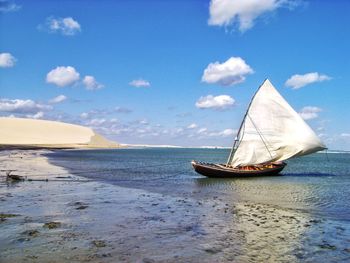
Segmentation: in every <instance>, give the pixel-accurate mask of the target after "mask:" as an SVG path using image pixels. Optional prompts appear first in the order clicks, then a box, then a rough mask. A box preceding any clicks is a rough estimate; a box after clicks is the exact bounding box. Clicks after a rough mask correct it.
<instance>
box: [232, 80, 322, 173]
mask: <svg viewBox="0 0 350 263" xmlns="http://www.w3.org/2000/svg"><path fill="white" fill-rule="evenodd" d="M236 147H237V148H236V149H235V151H234V153H233V156H230V158H229V164H231V165H232V166H234V167H236V166H240V165H254V164H260V163H265V162H270V161H283V160H286V159H289V158H291V157H294V156H301V155H305V154H310V153H313V152H317V151H320V150H323V149H325V148H326V147H325V145H324V144H323V143H322V142H321V141H320V139H319V138H318V137H317V136H316V134H315V133H314V132H313V131H312V129H311V128H310V127H309V126H308V125H307V124H306V123H305V121H304V120H303V119H302V118H301V117H300V116H299V114H298V113H297V112H295V111H294V110H293V108H292V107H291V106H290V105H289V104H288V103H287V101H286V100H285V99H284V98H283V97H282V96H281V95H280V94H279V93H278V91H277V90H276V89H275V88H274V87H273V85H272V84H271V82H270V81H269V80H265V82H264V83H263V85H262V86H261V87H260V88H259V90H258V91H257V93H256V94H255V96H254V98H253V99H252V101H251V104H250V106H249V109H248V111H247V114H246V117H245V119H244V120H243V123H242V126H241V129H240V132H239V134H238V144H237V145H236Z"/></svg>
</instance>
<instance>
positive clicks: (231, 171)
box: [191, 161, 287, 178]
mask: <svg viewBox="0 0 350 263" xmlns="http://www.w3.org/2000/svg"><path fill="white" fill-rule="evenodd" d="M191 164H192V166H193V168H194V170H195V171H196V172H197V173H199V174H201V175H204V176H207V177H215V178H230V177H249V176H271V175H278V174H279V172H281V171H282V170H283V168H284V167H285V166H286V165H287V164H286V163H284V162H281V163H271V164H270V165H269V166H270V167H268V168H267V167H261V168H260V169H259V170H258V169H256V170H243V169H239V168H229V167H225V165H223V164H221V165H220V164H213V163H201V162H196V161H192V162H191Z"/></svg>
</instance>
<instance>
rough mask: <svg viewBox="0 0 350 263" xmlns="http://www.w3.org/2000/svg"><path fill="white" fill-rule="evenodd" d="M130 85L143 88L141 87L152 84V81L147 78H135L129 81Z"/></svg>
mask: <svg viewBox="0 0 350 263" xmlns="http://www.w3.org/2000/svg"><path fill="white" fill-rule="evenodd" d="M129 85H130V86H134V87H137V88H141V87H143V88H147V87H150V86H151V83H150V82H149V81H147V80H144V79H135V80H133V81H131V82H129Z"/></svg>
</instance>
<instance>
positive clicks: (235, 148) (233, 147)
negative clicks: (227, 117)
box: [226, 78, 268, 165]
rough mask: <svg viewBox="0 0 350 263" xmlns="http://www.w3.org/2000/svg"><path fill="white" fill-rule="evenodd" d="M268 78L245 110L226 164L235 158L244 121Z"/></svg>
mask: <svg viewBox="0 0 350 263" xmlns="http://www.w3.org/2000/svg"><path fill="white" fill-rule="evenodd" d="M266 80H268V79H267V78H266V79H265V80H264V82H263V83H262V84H261V85H260V86H259V88H258V89H257V91H255V93H254V95H253V97H252V99H251V100H250V102H249V105H248V108H247V111H246V112H245V114H244V117H243V119H242V122H241V125H240V126H239V129H238V132H237V136H236V138H235V141H234V143H233V146H232V149H231V151H230V155H229V157H228V159H227V163H226V165H229V164H230V163H231V161H232V159H233V156H234V155H235V152H236V150H237V148H238V147H239V135H240V133H241V130H242V128H243V124H244V122H245V119H246V118H247V115H248V112H249V109H250V106H251V105H252V102H253V100H254V98H255V96H256V94H257V93H258V91H259V90H260V88H261V87H262V86H263V85H264V83H265V81H266Z"/></svg>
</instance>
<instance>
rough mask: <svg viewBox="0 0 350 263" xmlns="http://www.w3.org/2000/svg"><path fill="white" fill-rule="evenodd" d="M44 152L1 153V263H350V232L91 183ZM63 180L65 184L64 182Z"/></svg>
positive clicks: (250, 209)
mask: <svg viewBox="0 0 350 263" xmlns="http://www.w3.org/2000/svg"><path fill="white" fill-rule="evenodd" d="M45 152H46V151H18V150H16V151H3V152H1V153H0V164H1V168H0V170H6V169H16V170H17V171H16V172H14V173H17V174H20V175H22V176H27V179H44V180H46V179H47V180H48V181H23V182H10V181H7V180H6V176H5V173H4V172H1V177H0V231H1V235H0V262H316V261H317V262H346V261H347V260H350V233H349V229H348V228H346V227H344V226H343V225H342V224H341V223H339V222H334V221H332V222H329V221H328V220H326V219H322V218H321V219H320V218H317V217H315V216H312V215H311V214H309V213H305V212H302V211H298V210H295V209H287V208H283V207H280V206H277V205H271V204H266V203H265V204H264V203H260V202H256V201H254V202H253V201H248V200H245V201H244V200H240V201H238V200H232V199H231V200H228V199H225V198H221V197H220V195H219V194H218V193H213V194H211V195H203V194H202V193H200V190H196V191H193V192H192V193H189V194H188V195H186V197H174V196H169V195H166V194H161V193H153V192H148V191H146V190H141V189H133V188H126V187H120V186H116V185H111V184H108V183H103V182H98V181H91V180H87V179H85V178H83V177H78V176H75V175H72V174H69V173H68V172H67V171H66V170H64V169H63V168H61V167H58V166H54V165H52V164H50V163H49V162H48V160H47V158H46V157H45V156H43V155H42V154H44V153H45ZM58 177H59V178H58Z"/></svg>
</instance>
